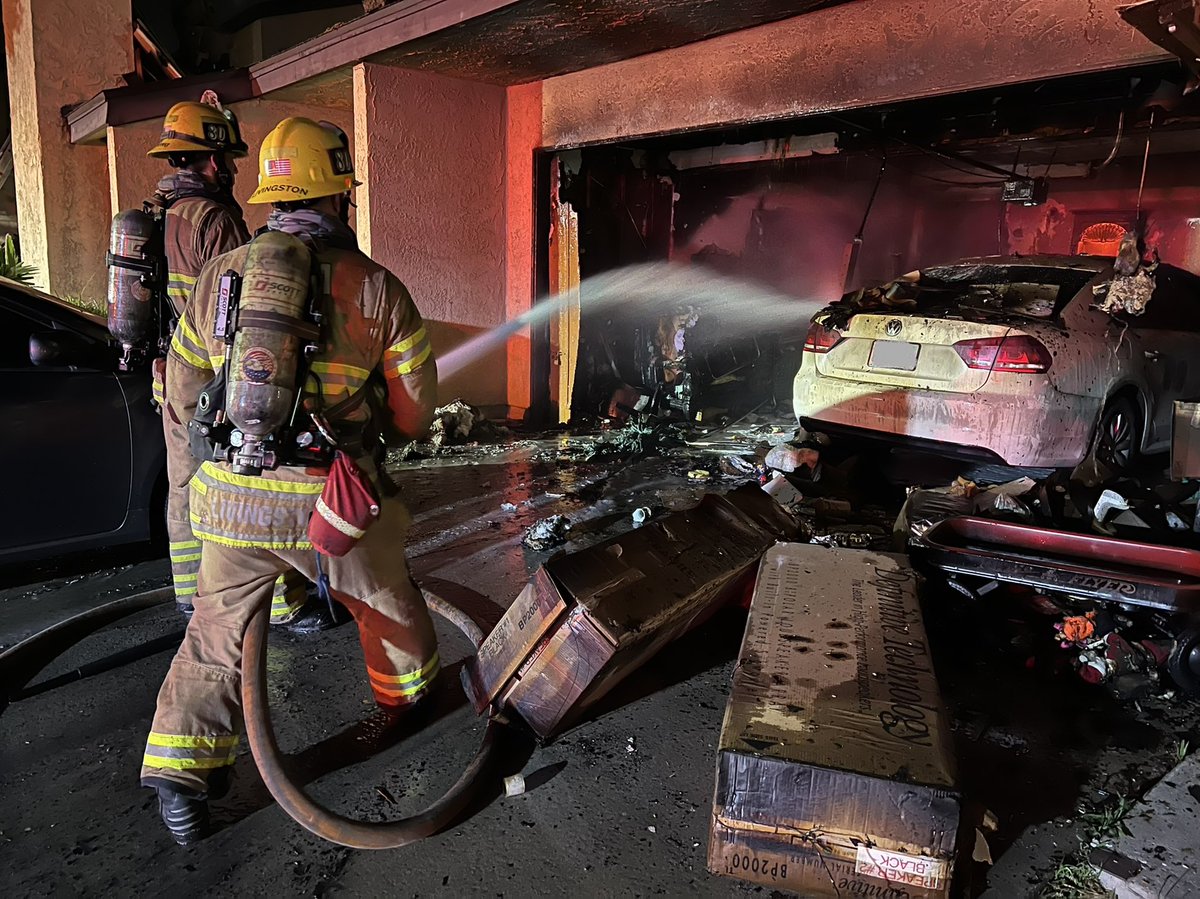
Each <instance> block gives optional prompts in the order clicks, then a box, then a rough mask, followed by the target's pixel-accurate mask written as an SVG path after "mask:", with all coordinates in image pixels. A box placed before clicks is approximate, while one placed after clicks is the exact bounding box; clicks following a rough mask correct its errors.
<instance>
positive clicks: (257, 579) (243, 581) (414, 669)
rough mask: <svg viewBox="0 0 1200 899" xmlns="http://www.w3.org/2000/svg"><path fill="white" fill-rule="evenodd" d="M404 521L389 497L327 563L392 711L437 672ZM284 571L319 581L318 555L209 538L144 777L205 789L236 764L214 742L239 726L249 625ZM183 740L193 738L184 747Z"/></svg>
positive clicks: (371, 679)
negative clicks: (213, 774) (217, 770)
mask: <svg viewBox="0 0 1200 899" xmlns="http://www.w3.org/2000/svg"><path fill="white" fill-rule="evenodd" d="M407 527H408V514H407V512H406V511H405V509H404V508H403V506H401V505H400V504H399V503H396V502H386V503H385V504H384V508H383V512H382V515H381V516H380V520H379V522H378V523H377V524H375V525H374V526H373V527H371V529H370V530H368V531H367V535H366V536H365V537H364V538H363V539H362V541H361V542H360V543H359V545H358V546H357V547H355V548H354V549H353V550H351V551H350V552H349V553H348V554H347V555H346V556H344V557H342V558H340V559H325V560H324V565H325V570H326V573H327V574H328V575H329V580H330V586H331V587H332V589H333V591H334V595H335V597H336V598H337V599H338V600H339V601H340V602H342V603H343V604H344V605H345V606H346V608H347V609H349V611H350V613H351V614H352V615H353V616H354V619H355V622H356V623H357V624H358V633H359V640H360V642H361V644H362V649H363V656H364V661H365V662H366V666H367V674H368V683H369V684H370V686H371V688H372V692H373V693H374V696H375V699H376V701H377V702H378V703H379V704H380V705H382V706H385V707H389V708H397V707H402V706H405V705H410V704H412V703H413V702H416V701H417V700H418V699H420V698H421V697H422V696H424V695H425V694H426V693H427V692H428V691H429V688H430V685H431V684H432V683H433V680H434V678H435V676H436V674H437V671H438V658H437V637H436V635H435V634H434V630H433V621H432V619H431V618H430V617H429V610H428V609H427V608H426V607H425V601H424V599H423V598H422V597H421V593H420V591H419V590H418V589H417V587H416V585H415V584H413V582H412V580H411V579H410V578H409V575H408V566H407V564H406V562H405V559H404V552H403V547H404V537H405V533H406V531H407ZM289 569H295V570H296V571H299V572H300V573H301V574H303V575H304V576H305V577H307V578H308V579H309V580H315V579H316V575H317V571H316V557H315V555H314V553H313V552H311V551H303V550H271V549H261V548H240V547H230V546H225V545H222V544H219V543H213V542H209V541H205V543H204V553H203V558H202V560H201V564H200V579H199V587H200V589H199V592H198V594H197V595H196V598H195V600H194V604H195V607H196V611H195V614H194V615H193V616H192V620H191V622H190V623H189V624H188V629H187V634H186V636H185V637H184V641H183V644H182V645H181V646H180V647H179V651H178V652H177V653H176V655H175V659H174V660H173V661H172V662H171V670H170V671H169V672H168V673H167V678H166V680H165V681H164V682H163V685H162V689H161V690H160V691H159V695H158V711H157V712H156V713H155V716H154V724H153V726H152V728H151V735H150V740H149V741H148V742H147V748H146V755H145V757H144V759H143V765H142V778H143V779H144V780H146V779H149V780H151V781H153V780H163V779H166V780H171V781H174V782H176V783H179V784H180V785H182V786H185V787H189V788H191V789H199V790H202V789H204V788H205V784H206V780H207V774H208V771H209V770H211V769H212V768H213V767H217V766H219V765H223V764H232V761H233V750H232V749H229V750H228V751H227V752H226V753H225V754H224V755H222V754H221V752H220V750H221V749H224V748H225V747H224V746H221V747H216V744H215V743H212V742H211V741H214V740H218V739H222V738H224V739H229V738H233V737H236V736H237V735H238V734H240V733H241V732H242V713H241V695H240V693H239V689H240V680H241V678H240V667H241V662H242V641H243V639H244V636H245V633H246V627H247V626H248V625H249V623H250V619H251V617H253V615H254V612H255V611H256V610H257V609H260V608H262V606H263V605H264V604H266V603H270V602H271V601H272V598H273V596H274V593H275V583H276V580H277V579H278V577H279V575H280V574H282V573H284V572H285V571H288V570H289ZM355 597H360V598H358V599H356V598H355ZM331 675H332V676H338V674H337V672H331ZM342 676H343V677H349V676H350V675H342ZM164 737H170V738H171V739H172V745H171V746H170V747H166V748H169V749H170V752H169V753H164V752H163V751H161V750H162V749H163V748H164V747H161V746H160V745H159V744H158V743H156V742H154V741H155V740H156V739H161V738H164ZM189 739H190V740H194V741H197V742H196V743H195V744H186V740H189ZM203 741H209V742H203Z"/></svg>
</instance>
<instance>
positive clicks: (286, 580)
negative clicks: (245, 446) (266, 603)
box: [153, 367, 308, 624]
mask: <svg viewBox="0 0 1200 899" xmlns="http://www.w3.org/2000/svg"><path fill="white" fill-rule="evenodd" d="M153 377H154V380H153V392H154V398H155V400H156V401H157V402H158V403H159V408H160V409H161V411H162V417H163V436H164V438H165V439H166V442H167V542H168V544H169V547H168V548H169V551H170V555H171V581H172V583H173V584H174V586H175V603H176V604H177V605H178V606H179V607H180V608H182V609H185V610H186V609H187V608H188V607H189V606H191V605H192V601H193V600H194V599H195V597H196V577H197V576H198V574H199V572H200V550H201V545H200V541H199V540H198V539H197V538H196V536H195V534H193V533H192V522H191V519H190V518H189V516H188V492H189V491H188V482H189V481H190V480H191V479H192V475H194V474H195V473H196V466H197V465H198V464H199V463H197V462H196V460H195V459H194V458H193V456H192V452H191V449H190V448H189V447H188V442H187V427H186V426H184V425H183V424H181V423H179V422H177V421H175V416H174V414H173V413H172V411H171V409H170V408H169V407H168V406H167V404H166V402H165V401H164V399H163V387H162V381H161V379H160V375H159V373H158V370H157V367H156V368H155V372H154V376H153ZM307 599H308V584H307V582H306V581H305V580H304V577H303V576H302V575H301V574H300V573H299V572H296V571H292V570H291V569H289V570H288V571H287V572H285V573H284V574H281V575H280V576H279V578H278V579H277V580H276V581H275V588H274V590H273V592H272V594H271V623H272V624H287V623H288V622H290V621H292V620H293V619H295V618H298V617H299V616H300V613H301V610H302V609H303V608H304V604H305V602H306V601H307Z"/></svg>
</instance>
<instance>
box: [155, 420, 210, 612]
mask: <svg viewBox="0 0 1200 899" xmlns="http://www.w3.org/2000/svg"><path fill="white" fill-rule="evenodd" d="M176 418H177V416H176V415H175V413H174V412H173V411H172V410H171V408H170V407H169V406H166V405H164V406H163V407H162V420H163V439H164V440H165V441H166V445H167V540H168V542H169V545H170V553H171V577H172V582H173V583H174V585H175V602H177V603H178V604H179V605H181V606H190V605H191V604H192V599H193V598H194V597H195V595H196V574H197V572H199V571H200V550H201V544H200V540H199V539H198V538H197V537H196V535H195V534H193V533H192V522H191V520H190V518H189V516H188V506H189V501H190V494H189V492H188V486H187V485H188V481H190V480H191V478H192V475H193V474H194V473H195V471H196V466H197V465H198V464H199V463H198V462H196V460H195V459H194V458H192V453H191V450H190V448H189V447H188V442H187V428H186V427H185V426H184V425H183V424H182V423H181V422H179V421H177V420H176Z"/></svg>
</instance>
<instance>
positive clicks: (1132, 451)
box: [1096, 396, 1141, 471]
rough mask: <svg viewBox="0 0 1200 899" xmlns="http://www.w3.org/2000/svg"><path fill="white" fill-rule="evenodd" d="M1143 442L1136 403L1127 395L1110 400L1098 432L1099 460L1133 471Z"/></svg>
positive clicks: (1113, 466) (1097, 453)
mask: <svg viewBox="0 0 1200 899" xmlns="http://www.w3.org/2000/svg"><path fill="white" fill-rule="evenodd" d="M1140 443H1141V440H1140V428H1139V426H1138V410H1137V406H1135V405H1134V402H1133V400H1131V399H1130V398H1129V397H1127V396H1118V397H1116V398H1115V399H1113V400H1110V401H1109V403H1108V405H1106V406H1105V407H1104V411H1103V412H1102V413H1101V414H1100V425H1099V427H1098V428H1097V430H1096V458H1097V459H1099V460H1100V461H1101V462H1103V463H1104V464H1105V465H1108V466H1109V467H1111V468H1115V469H1116V470H1117V471H1129V469H1131V468H1132V467H1133V464H1134V462H1136V461H1137V457H1138V449H1139V444H1140Z"/></svg>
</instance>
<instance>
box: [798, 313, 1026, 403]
mask: <svg viewBox="0 0 1200 899" xmlns="http://www.w3.org/2000/svg"><path fill="white" fill-rule="evenodd" d="M839 331H840V332H841V335H842V338H841V340H840V341H839V342H838V343H837V344H836V345H835V346H834V347H833V348H832V349H830V350H829V351H828V352H827V353H824V354H821V355H819V356H818V357H817V369H818V371H820V373H821V374H822V375H824V376H826V377H832V378H842V379H845V380H848V381H860V382H866V383H873V384H879V385H881V386H888V387H902V388H910V389H923V390H942V391H948V392H951V393H972V392H974V391H976V390H979V389H980V388H982V387H983V386H984V384H986V383H987V380H988V377H989V376H990V375H991V370H990V369H987V368H984V369H981V368H970V367H968V365H967V363H966V362H965V361H964V360H963V358H962V356H960V355H959V353H958V351H957V350H955V348H954V345H955V344H956V343H961V342H962V341H966V340H988V339H997V338H1003V337H1006V336H1008V334H1010V333H1011V332H1012V328H1011V327H1010V326H1009V325H1007V324H1003V323H992V322H979V321H965V320H962V319H947V318H941V317H936V316H922V315H913V314H901V315H895V314H887V313H859V314H857V315H854V316H853V317H852V318H851V319H850V321H849V322H848V323H847V324H846V325H845V326H844V327H842V328H839Z"/></svg>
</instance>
